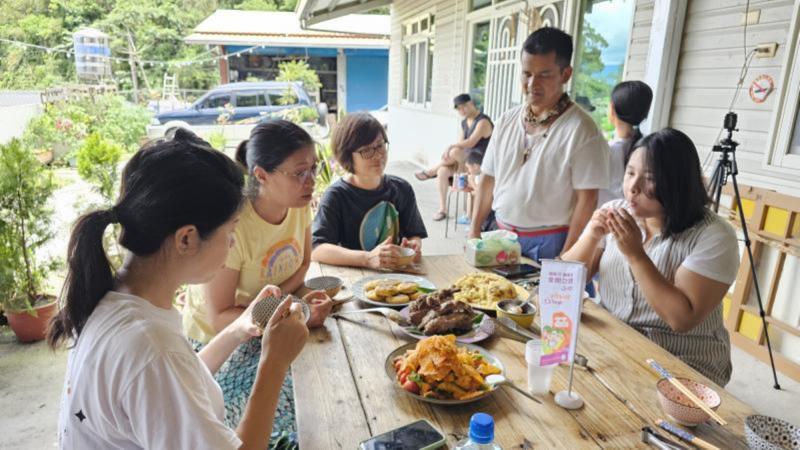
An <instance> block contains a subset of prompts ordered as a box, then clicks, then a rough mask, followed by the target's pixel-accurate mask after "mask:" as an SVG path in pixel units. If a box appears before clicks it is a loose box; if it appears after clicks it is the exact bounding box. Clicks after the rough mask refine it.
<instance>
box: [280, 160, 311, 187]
mask: <svg viewBox="0 0 800 450" xmlns="http://www.w3.org/2000/svg"><path fill="white" fill-rule="evenodd" d="M274 170H275V172H278V173H282V174H284V175H286V176H287V177H292V178H295V179H296V180H297V181H299V182H300V184H306V183H308V182H309V181H314V180H316V179H317V174H319V165H317V164H314V165H313V166H311V168H310V169H306V170H298V171H297V172H287V171H285V170H281V169H278V168H276V169H274Z"/></svg>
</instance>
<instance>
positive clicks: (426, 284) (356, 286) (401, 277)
mask: <svg viewBox="0 0 800 450" xmlns="http://www.w3.org/2000/svg"><path fill="white" fill-rule="evenodd" d="M374 280H397V281H408V282H411V283H417V284H418V285H419V287H421V288H423V289H425V290H434V289H436V286H435V285H434V284H433V283H431V282H430V280H428V279H427V278H423V277H418V276H416V275H409V274H406V273H386V274H378V275H370V276H368V277H364V278H362V279H360V280H358V281H356V282H355V283H353V286H351V289H352V290H353V295H354V296H355V297H356V298H357V299H359V300H361V301H362V302H364V303H369V304H370V305H375V306H388V307H389V308H405V307H406V306H408V305H409V303H411V302H410V301H409V302H408V303H400V304H392V303H386V302H379V301H375V300H370V299H368V298H367V295H366V292H364V285H365V284H367V283H369V282H370V281H374Z"/></svg>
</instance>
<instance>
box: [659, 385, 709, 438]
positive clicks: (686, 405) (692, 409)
mask: <svg viewBox="0 0 800 450" xmlns="http://www.w3.org/2000/svg"><path fill="white" fill-rule="evenodd" d="M678 381H680V382H681V383H683V385H684V386H686V387H688V388H689V390H690V391H692V392H693V393H694V395H696V396H697V397H698V398H700V400H702V401H704V402H705V403H706V405H708V407H709V408H711V409H713V410H716V409H717V408H719V404H720V403H721V402H722V400H721V399H720V397H719V394H717V392H716V391H714V390H713V389H711V388H710V387H708V386H706V385H704V384H700V383H698V382H696V381H692V380H690V379H688V378H678ZM656 390H657V391H658V401H659V403H661V409H663V410H664V412H665V413H667V415H668V416H669V417H670V419H672V420H674V421H675V422H678V423H679V424H681V425H686V426H687V427H693V426H695V425H698V424H701V423H703V422H705V421H707V420H708V419H710V418H711V417H709V415H708V414H706V412H705V411H703V410H702V409H700V408H698V407H697V406H695V405H694V403H693V402H692V401H691V400H689V398H688V397H686V396H685V395H684V394H683V393H682V392H681V391H679V390H678V388H676V387H675V386H673V385H672V383H670V382H669V380H667V379H666V378H662V379H660V380H658V384H656Z"/></svg>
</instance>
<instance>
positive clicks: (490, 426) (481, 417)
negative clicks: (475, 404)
mask: <svg viewBox="0 0 800 450" xmlns="http://www.w3.org/2000/svg"><path fill="white" fill-rule="evenodd" d="M469 438H470V439H471V440H472V442H475V443H476V444H489V443H491V442H492V441H494V419H492V416H490V415H489V414H486V413H475V414H473V415H472V418H471V419H470V420H469Z"/></svg>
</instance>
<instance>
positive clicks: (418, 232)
mask: <svg viewBox="0 0 800 450" xmlns="http://www.w3.org/2000/svg"><path fill="white" fill-rule="evenodd" d="M389 236H394V242H395V244H399V243H400V242H401V240H402V238H410V237H421V238H426V237H428V232H427V231H426V230H425V224H424V223H423V222H422V217H421V216H420V214H419V209H417V199H416V197H415V195H414V189H412V188H411V185H410V184H408V182H407V181H405V180H403V179H402V178H398V177H395V176H392V175H384V177H383V181H382V182H381V185H380V186H379V187H378V189H375V190H366V189H361V188H357V187H355V186H353V185H351V184H349V183H347V182H346V181H344V180H337V181H336V182H335V183H333V184H332V185H331V186H330V187H329V188H328V190H326V191H325V193H324V194H323V195H322V200H321V201H320V204H319V209H318V210H317V216H316V217H314V224H313V225H312V234H311V242H312V245H313V246H314V247H316V246H317V245H320V244H334V245H338V246H341V247H344V248H348V249H351V250H365V251H370V250H372V249H373V248H375V247H376V246H377V245H378V244H380V243H381V242H383V241H385V240H386V238H388V237H389Z"/></svg>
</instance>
